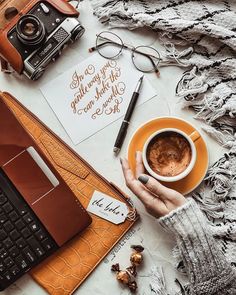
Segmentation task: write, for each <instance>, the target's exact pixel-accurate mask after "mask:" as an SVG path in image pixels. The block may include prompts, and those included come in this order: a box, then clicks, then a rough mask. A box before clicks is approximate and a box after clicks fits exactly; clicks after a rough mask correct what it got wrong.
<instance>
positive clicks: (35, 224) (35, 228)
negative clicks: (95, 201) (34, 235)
mask: <svg viewBox="0 0 236 295" xmlns="http://www.w3.org/2000/svg"><path fill="white" fill-rule="evenodd" d="M29 227H30V228H31V230H32V231H34V232H35V231H37V230H39V226H38V224H37V223H36V222H32V223H30V225H29Z"/></svg>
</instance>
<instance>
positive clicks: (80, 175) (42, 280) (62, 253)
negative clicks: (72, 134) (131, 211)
mask: <svg viewBox="0 0 236 295" xmlns="http://www.w3.org/2000/svg"><path fill="white" fill-rule="evenodd" d="M0 95H1V96H2V97H3V99H4V101H5V102H6V103H7V105H8V106H9V107H10V108H11V110H12V111H13V112H14V113H15V115H16V116H17V118H18V119H19V121H20V122H21V123H22V124H23V125H24V126H25V128H26V129H27V131H28V132H29V133H30V134H31V135H32V137H33V138H34V140H35V141H36V142H37V144H38V145H39V147H40V148H41V149H42V150H43V151H44V153H45V155H46V156H47V157H48V159H49V161H50V162H51V163H52V165H53V166H54V167H55V168H56V169H57V171H58V172H59V173H60V175H61V176H62V177H63V179H64V180H65V181H66V183H67V184H68V185H69V186H70V188H71V189H72V191H73V192H74V194H75V195H76V197H77V198H78V199H79V200H80V202H81V203H82V204H83V205H84V207H85V208H87V206H88V203H89V200H90V198H91V196H92V194H93V192H94V190H98V191H101V192H103V193H105V194H108V195H110V196H112V197H114V198H116V199H119V200H121V201H124V202H125V200H126V198H127V197H126V196H125V195H124V194H122V193H121V192H120V191H119V190H117V189H115V187H114V186H112V185H111V184H110V183H109V182H108V181H106V180H105V179H104V178H103V177H102V176H101V175H99V174H98V173H97V172H96V171H94V170H93V168H92V167H91V166H89V165H88V164H87V163H86V162H85V161H84V160H83V159H82V158H81V157H80V156H79V155H77V154H76V153H75V152H74V151H73V150H71V149H70V148H69V147H68V146H67V145H66V144H65V143H63V142H62V141H61V140H60V139H59V138H58V137H57V136H56V135H55V134H54V133H53V132H51V131H50V130H49V129H48V128H47V127H46V126H45V125H44V124H43V123H42V122H40V121H39V120H38V119H37V118H36V117H35V116H34V115H32V114H31V113H30V112H29V111H27V110H26V109H25V108H24V107H23V106H22V105H21V104H20V103H18V102H17V100H16V99H15V98H13V97H12V96H11V95H9V94H7V93H0ZM127 206H129V203H128V202H127ZM58 214H60V212H58ZM92 219H93V221H92V224H91V225H90V226H89V228H87V229H86V230H85V231H84V232H83V233H82V234H80V235H79V236H77V237H76V238H74V239H73V240H72V241H70V242H69V243H67V244H66V245H65V246H64V247H63V248H61V249H60V250H58V251H57V252H56V253H55V254H54V255H53V256H51V257H50V258H49V259H47V260H46V261H45V262H43V263H42V264H41V265H39V266H38V267H36V268H35V269H34V270H33V271H32V272H31V275H32V277H33V278H34V279H35V280H36V281H37V282H38V283H39V284H40V285H41V286H43V288H44V289H46V291H47V292H48V293H49V294H52V295H68V294H72V293H73V291H74V290H76V289H77V288H78V287H79V285H80V284H81V283H82V282H83V281H84V280H85V279H86V277H87V276H88V275H89V274H90V273H91V272H92V271H93V269H94V268H95V267H96V266H97V265H98V264H99V262H100V261H101V260H102V259H103V258H104V257H105V256H106V254H107V253H108V252H109V251H110V250H111V248H112V247H113V246H114V245H115V244H116V243H117V242H118V241H119V240H120V239H121V237H122V236H123V235H124V234H125V233H126V232H127V231H128V230H129V229H130V228H131V226H132V225H133V224H134V221H129V220H126V221H125V222H124V223H122V224H120V225H115V224H112V223H110V222H109V221H106V220H104V219H101V218H99V217H96V216H95V215H92Z"/></svg>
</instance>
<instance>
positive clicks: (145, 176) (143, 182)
mask: <svg viewBox="0 0 236 295" xmlns="http://www.w3.org/2000/svg"><path fill="white" fill-rule="evenodd" d="M138 180H139V181H140V182H141V183H142V184H146V183H147V182H148V180H149V177H148V176H147V175H140V176H139V177H138Z"/></svg>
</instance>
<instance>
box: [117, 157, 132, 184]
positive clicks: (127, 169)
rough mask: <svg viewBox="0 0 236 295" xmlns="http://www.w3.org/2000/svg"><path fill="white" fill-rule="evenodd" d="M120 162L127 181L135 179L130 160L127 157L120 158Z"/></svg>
mask: <svg viewBox="0 0 236 295" xmlns="http://www.w3.org/2000/svg"><path fill="white" fill-rule="evenodd" d="M120 163H121V167H122V170H123V174H124V177H125V180H126V182H127V181H129V182H130V181H133V180H135V177H134V174H133V171H132V170H131V169H130V166H129V162H128V161H127V160H126V159H122V158H120Z"/></svg>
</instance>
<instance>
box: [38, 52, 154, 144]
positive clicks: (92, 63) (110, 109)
mask: <svg viewBox="0 0 236 295" xmlns="http://www.w3.org/2000/svg"><path fill="white" fill-rule="evenodd" d="M141 76H142V73H141V72H139V71H138V70H137V69H136V68H135V67H134V66H133V64H132V61H131V57H130V55H129V56H127V55H126V54H124V56H121V57H120V58H119V59H117V60H108V59H105V58H103V57H101V56H100V55H99V54H97V53H94V54H93V55H92V56H91V57H89V58H88V59H86V60H85V61H83V62H81V63H80V64H78V65H76V66H74V67H73V68H71V69H69V70H68V71H65V72H64V73H63V74H61V75H60V76H58V77H57V78H55V79H54V80H52V81H50V82H49V83H47V84H46V85H44V86H42V87H41V89H40V90H41V92H42V93H43V95H44V97H45V98H46V100H47V101H48V103H49V105H50V106H51V108H52V110H53V111H54V113H55V114H56V116H57V117H58V119H59V121H60V122H61V124H62V126H63V127H64V128H65V130H66V132H67V133H68V135H69V136H70V138H71V140H72V141H73V143H74V144H78V143H80V142H81V141H83V140H85V139H86V138H88V137H90V136H91V135H93V134H95V133H96V132H98V131H99V130H101V129H103V128H104V127H106V126H107V125H109V124H111V123H112V122H114V121H115V120H117V119H119V118H120V117H121V116H122V115H124V114H125V112H126V110H127V107H128V105H129V102H130V100H131V97H132V94H133V92H134V90H135V87H136V85H137V83H138V80H139V78H140V77H141ZM155 95H156V91H155V90H154V89H153V88H152V86H151V84H150V83H149V82H148V80H147V79H146V78H144V81H143V87H142V90H141V93H140V96H139V99H138V105H139V104H142V103H144V102H145V101H147V100H149V99H150V98H152V97H154V96H155Z"/></svg>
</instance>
